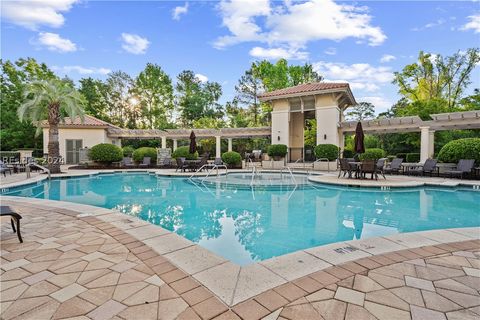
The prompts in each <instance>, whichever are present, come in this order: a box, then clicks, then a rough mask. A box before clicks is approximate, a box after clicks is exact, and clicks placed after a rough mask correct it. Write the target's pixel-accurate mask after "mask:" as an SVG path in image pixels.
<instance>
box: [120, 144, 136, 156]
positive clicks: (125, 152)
mask: <svg viewBox="0 0 480 320" xmlns="http://www.w3.org/2000/svg"><path fill="white" fill-rule="evenodd" d="M122 151H123V156H124V157H131V156H132V155H133V152H134V151H135V148H133V147H132V146H125V147H123V148H122Z"/></svg>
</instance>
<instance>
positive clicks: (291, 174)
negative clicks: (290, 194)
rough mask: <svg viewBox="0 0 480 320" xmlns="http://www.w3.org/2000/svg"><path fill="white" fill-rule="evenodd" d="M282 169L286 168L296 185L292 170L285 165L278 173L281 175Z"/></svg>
mask: <svg viewBox="0 0 480 320" xmlns="http://www.w3.org/2000/svg"><path fill="white" fill-rule="evenodd" d="M283 169H287V171H288V172H289V173H290V178H292V181H293V183H295V185H297V180H296V179H295V177H294V176H293V173H292V170H290V168H289V167H287V166H285V167H283V168H282V170H281V171H280V174H282V175H283Z"/></svg>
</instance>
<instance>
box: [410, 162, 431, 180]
mask: <svg viewBox="0 0 480 320" xmlns="http://www.w3.org/2000/svg"><path fill="white" fill-rule="evenodd" d="M435 172H437V175H438V167H437V160H435V159H427V160H426V161H425V163H424V164H423V165H418V166H417V167H415V168H412V169H410V170H409V171H408V173H409V174H412V175H421V176H425V175H427V174H428V175H429V176H430V177H432V176H433V173H435Z"/></svg>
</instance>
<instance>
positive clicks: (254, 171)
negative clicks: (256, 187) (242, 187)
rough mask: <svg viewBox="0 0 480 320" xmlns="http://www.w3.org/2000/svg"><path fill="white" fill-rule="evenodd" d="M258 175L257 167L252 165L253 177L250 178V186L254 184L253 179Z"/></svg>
mask: <svg viewBox="0 0 480 320" xmlns="http://www.w3.org/2000/svg"><path fill="white" fill-rule="evenodd" d="M256 175H257V167H255V166H253V167H252V179H251V180H250V186H253V179H255V176H256Z"/></svg>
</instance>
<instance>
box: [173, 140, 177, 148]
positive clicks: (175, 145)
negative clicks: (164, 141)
mask: <svg viewBox="0 0 480 320" xmlns="http://www.w3.org/2000/svg"><path fill="white" fill-rule="evenodd" d="M175 150H177V139H173V151H175Z"/></svg>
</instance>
